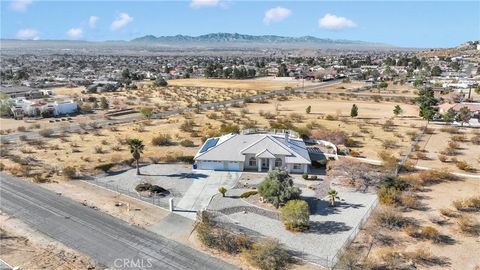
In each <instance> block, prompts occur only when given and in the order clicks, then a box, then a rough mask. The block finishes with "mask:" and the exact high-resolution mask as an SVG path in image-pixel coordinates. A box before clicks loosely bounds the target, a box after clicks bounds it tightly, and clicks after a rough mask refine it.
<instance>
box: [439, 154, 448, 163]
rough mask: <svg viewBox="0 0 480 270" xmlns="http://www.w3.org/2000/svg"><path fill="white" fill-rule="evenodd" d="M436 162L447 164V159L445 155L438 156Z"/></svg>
mask: <svg viewBox="0 0 480 270" xmlns="http://www.w3.org/2000/svg"><path fill="white" fill-rule="evenodd" d="M438 160H440V161H441V162H448V157H447V156H446V155H442V154H439V155H438Z"/></svg>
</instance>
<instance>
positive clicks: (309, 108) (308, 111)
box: [305, 105, 312, 114]
mask: <svg viewBox="0 0 480 270" xmlns="http://www.w3.org/2000/svg"><path fill="white" fill-rule="evenodd" d="M305 112H306V113H307V114H309V113H311V112H312V106H310V105H309V106H308V107H307V108H306V109H305Z"/></svg>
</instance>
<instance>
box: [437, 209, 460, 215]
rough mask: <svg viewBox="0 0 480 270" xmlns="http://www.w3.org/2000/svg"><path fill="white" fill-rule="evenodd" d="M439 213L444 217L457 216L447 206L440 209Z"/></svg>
mask: <svg viewBox="0 0 480 270" xmlns="http://www.w3.org/2000/svg"><path fill="white" fill-rule="evenodd" d="M440 214H442V215H444V216H446V217H458V213H457V212H455V211H453V210H452V209H449V208H442V209H440Z"/></svg>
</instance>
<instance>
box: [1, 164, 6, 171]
mask: <svg viewBox="0 0 480 270" xmlns="http://www.w3.org/2000/svg"><path fill="white" fill-rule="evenodd" d="M5 168H6V167H5V164H3V163H2V162H0V172H3V171H4V170H5Z"/></svg>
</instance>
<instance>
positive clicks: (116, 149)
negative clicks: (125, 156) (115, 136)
mask: <svg viewBox="0 0 480 270" xmlns="http://www.w3.org/2000/svg"><path fill="white" fill-rule="evenodd" d="M110 149H112V151H116V152H118V151H122V146H120V145H118V144H117V145H113V146H112V147H111V148H110Z"/></svg>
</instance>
